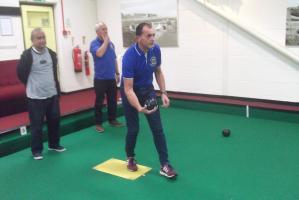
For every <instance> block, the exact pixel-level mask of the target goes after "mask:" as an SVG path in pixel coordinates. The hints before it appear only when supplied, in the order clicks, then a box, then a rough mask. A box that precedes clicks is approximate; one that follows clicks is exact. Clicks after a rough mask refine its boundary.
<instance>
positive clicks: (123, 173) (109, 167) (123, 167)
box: [93, 158, 152, 180]
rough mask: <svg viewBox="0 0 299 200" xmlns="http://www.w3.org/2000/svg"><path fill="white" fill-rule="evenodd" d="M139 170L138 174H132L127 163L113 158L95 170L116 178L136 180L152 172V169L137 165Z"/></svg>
mask: <svg viewBox="0 0 299 200" xmlns="http://www.w3.org/2000/svg"><path fill="white" fill-rule="evenodd" d="M137 166H138V170H137V171H136V172H130V171H128V169H127V162H126V161H122V160H118V159H114V158H111V159H110V160H107V161H105V162H103V163H101V164H99V165H97V166H95V167H94V168H93V169H95V170H98V171H101V172H105V173H108V174H112V175H114V176H120V177H122V178H125V179H130V180H135V179H137V178H139V177H140V176H143V175H145V173H147V172H148V171H150V170H151V169H152V168H150V167H146V166H142V165H137Z"/></svg>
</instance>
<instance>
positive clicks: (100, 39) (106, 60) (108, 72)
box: [90, 22, 122, 132]
mask: <svg viewBox="0 0 299 200" xmlns="http://www.w3.org/2000/svg"><path fill="white" fill-rule="evenodd" d="M95 31H96V33H97V38H96V39H94V40H93V41H92V42H91V44H90V52H91V54H92V56H93V60H94V89H95V93H96V99H95V120H96V130H97V131H98V132H103V131H104V127H103V125H102V123H103V116H102V107H103V101H104V97H105V94H106V96H107V104H108V120H109V123H110V125H112V126H115V127H120V126H122V123H120V122H118V121H117V120H116V110H117V83H119V71H118V66H117V60H116V55H115V50H114V45H113V43H112V42H111V41H110V38H109V36H108V31H107V26H106V24H104V23H103V22H100V23H97V24H96V25H95Z"/></svg>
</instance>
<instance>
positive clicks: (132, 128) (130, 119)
mask: <svg viewBox="0 0 299 200" xmlns="http://www.w3.org/2000/svg"><path fill="white" fill-rule="evenodd" d="M134 91H135V93H136V95H137V98H138V100H139V103H140V104H141V105H142V106H143V105H144V102H145V100H146V99H147V98H149V97H155V98H156V93H155V90H154V88H153V87H151V88H146V89H134ZM121 97H122V103H123V107H124V114H125V118H126V123H127V136H126V153H127V156H128V157H134V156H135V152H134V149H135V146H136V140H137V135H138V132H139V117H138V111H137V110H136V109H135V108H134V107H132V106H131V104H130V103H129V101H128V99H127V97H126V95H125V93H124V89H123V88H121ZM145 116H146V119H147V121H148V124H149V126H150V128H151V131H152V134H153V138H154V142H155V146H156V149H157V152H158V154H159V160H160V163H161V165H164V164H165V163H168V151H167V144H166V139H165V135H164V133H163V127H162V123H161V118H160V110H159V109H158V110H157V111H156V112H154V113H152V114H149V115H145Z"/></svg>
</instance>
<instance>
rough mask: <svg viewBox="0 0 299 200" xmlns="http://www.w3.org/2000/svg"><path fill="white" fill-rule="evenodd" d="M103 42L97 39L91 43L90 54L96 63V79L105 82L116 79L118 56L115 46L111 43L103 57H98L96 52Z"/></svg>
mask: <svg viewBox="0 0 299 200" xmlns="http://www.w3.org/2000/svg"><path fill="white" fill-rule="evenodd" d="M103 42H104V41H103V40H100V39H99V38H98V37H97V38H96V39H94V40H93V41H92V42H91V43H90V53H91V54H92V57H93V61H94V78H95V79H103V80H110V79H115V59H116V54H115V48H114V44H113V43H112V42H110V43H109V45H108V47H107V49H106V52H105V53H104V55H103V56H102V57H98V56H96V52H97V50H98V49H99V48H100V46H102V44H103Z"/></svg>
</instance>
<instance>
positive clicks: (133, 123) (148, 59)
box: [121, 23, 177, 178]
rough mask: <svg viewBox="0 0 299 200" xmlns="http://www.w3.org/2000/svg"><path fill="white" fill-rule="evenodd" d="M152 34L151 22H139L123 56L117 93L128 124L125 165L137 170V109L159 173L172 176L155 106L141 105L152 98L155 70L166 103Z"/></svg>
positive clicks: (158, 55)
mask: <svg viewBox="0 0 299 200" xmlns="http://www.w3.org/2000/svg"><path fill="white" fill-rule="evenodd" d="M154 36H155V33H154V30H153V29H152V26H151V24H148V23H141V24H139V25H138V26H137V28H136V39H137V43H136V44H133V45H132V46H131V47H130V48H129V49H128V50H127V51H126V53H125V55H124V57H123V62H122V84H121V96H122V101H123V107H124V114H125V118H126V122H127V128H128V130H127V136H126V154H127V157H128V165H127V168H128V170H130V171H137V170H138V167H137V164H136V160H135V158H134V156H135V152H134V149H135V145H136V139H137V135H138V132H139V118H138V112H141V113H144V114H145V116H146V118H147V121H148V123H149V125H150V128H151V131H152V134H153V138H154V142H155V146H156V149H157V151H158V154H159V160H160V164H161V169H160V174H161V175H162V176H166V177H167V178H174V177H175V176H176V175H177V173H176V172H175V171H174V169H173V168H172V166H171V165H170V164H169V160H168V150H167V144H166V139H165V135H164V132H163V128H162V123H161V118H160V111H159V108H158V106H156V107H155V108H154V109H152V110H150V109H147V107H146V106H145V102H146V100H147V99H156V93H155V90H154V87H153V74H155V77H156V80H157V83H158V86H159V88H160V91H161V99H162V103H163V107H166V108H167V107H168V106H169V99H168V96H167V93H166V90H165V80H164V75H163V73H162V70H161V67H160V65H161V51H160V47H159V46H158V45H157V44H155V43H154Z"/></svg>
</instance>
